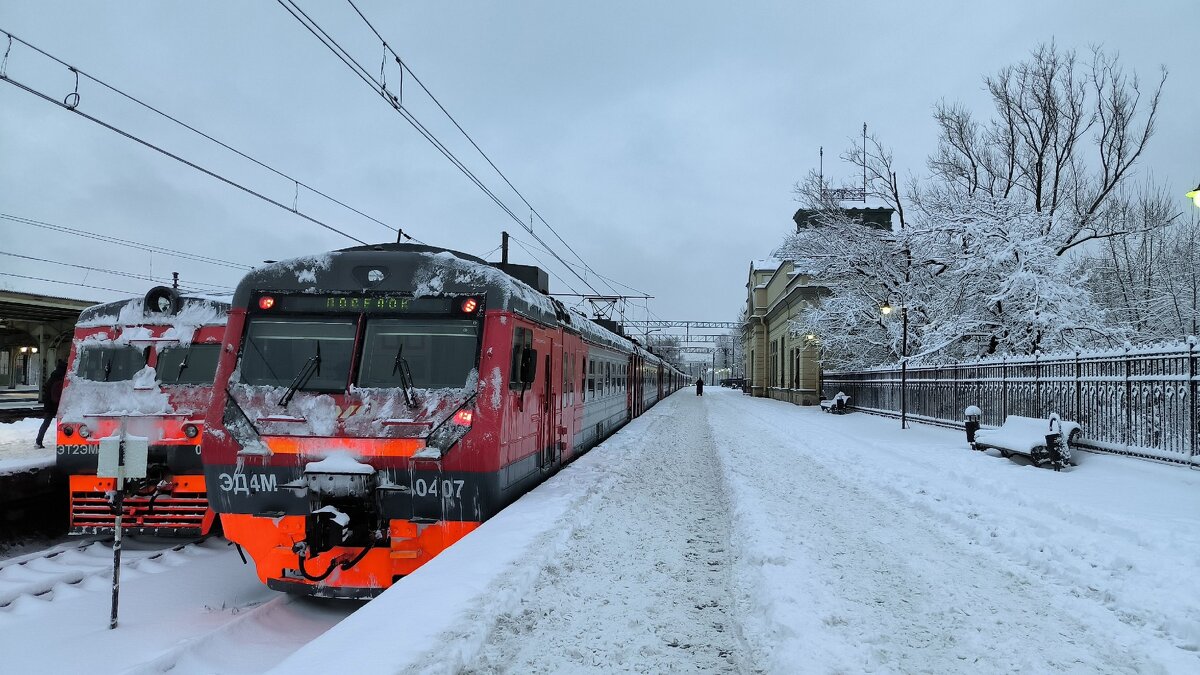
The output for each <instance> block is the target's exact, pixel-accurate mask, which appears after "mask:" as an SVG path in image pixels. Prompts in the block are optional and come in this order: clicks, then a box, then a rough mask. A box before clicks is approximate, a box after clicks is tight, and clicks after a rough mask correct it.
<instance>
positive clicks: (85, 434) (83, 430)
mask: <svg viewBox="0 0 1200 675" xmlns="http://www.w3.org/2000/svg"><path fill="white" fill-rule="evenodd" d="M91 435H92V430H91V429H89V428H87V425H86V424H80V425H79V437H80V438H90V437H91Z"/></svg>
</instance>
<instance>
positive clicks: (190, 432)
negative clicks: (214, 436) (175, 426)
mask: <svg viewBox="0 0 1200 675" xmlns="http://www.w3.org/2000/svg"><path fill="white" fill-rule="evenodd" d="M183 435H184V436H187V437H188V438H195V437H197V436H199V435H200V430H199V429H197V428H196V425H195V424H185V425H183Z"/></svg>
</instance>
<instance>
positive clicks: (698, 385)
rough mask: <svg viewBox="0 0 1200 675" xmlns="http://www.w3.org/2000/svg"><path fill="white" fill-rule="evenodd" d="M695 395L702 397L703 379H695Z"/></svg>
mask: <svg viewBox="0 0 1200 675" xmlns="http://www.w3.org/2000/svg"><path fill="white" fill-rule="evenodd" d="M696 395H697V396H703V395H704V378H703V377H697V378H696Z"/></svg>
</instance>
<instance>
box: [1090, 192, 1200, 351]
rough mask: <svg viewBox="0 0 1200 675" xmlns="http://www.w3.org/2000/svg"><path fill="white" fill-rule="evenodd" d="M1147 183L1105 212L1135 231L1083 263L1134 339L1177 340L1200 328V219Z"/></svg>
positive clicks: (1095, 290) (1119, 224)
mask: <svg viewBox="0 0 1200 675" xmlns="http://www.w3.org/2000/svg"><path fill="white" fill-rule="evenodd" d="M1177 206H1178V200H1177V199H1176V198H1173V197H1172V196H1171V195H1170V194H1169V193H1167V192H1166V191H1164V190H1162V189H1156V188H1154V187H1152V186H1150V185H1147V186H1144V187H1143V188H1141V189H1139V190H1138V191H1137V192H1135V193H1132V194H1121V195H1119V196H1118V197H1117V198H1115V199H1114V200H1113V201H1112V203H1111V204H1110V206H1109V208H1107V209H1106V211H1105V213H1104V214H1103V216H1104V217H1105V218H1109V219H1112V220H1114V221H1117V225H1115V227H1120V228H1122V229H1127V230H1129V231H1131V232H1133V233H1134V234H1131V235H1129V236H1125V237H1120V238H1112V239H1109V240H1108V241H1107V242H1106V243H1105V246H1104V247H1103V249H1102V250H1100V251H1097V252H1094V253H1093V254H1092V255H1090V256H1088V257H1087V258H1086V259H1084V260H1083V261H1082V263H1081V264H1082V266H1085V267H1087V268H1088V269H1090V270H1091V274H1090V277H1089V287H1090V288H1091V289H1092V291H1093V293H1094V294H1095V295H1096V296H1097V297H1098V298H1099V299H1100V301H1101V302H1102V303H1103V304H1105V305H1106V306H1108V307H1111V308H1112V309H1113V312H1112V314H1113V316H1114V318H1115V319H1116V320H1118V321H1120V322H1121V323H1122V324H1124V325H1126V326H1128V327H1129V329H1130V330H1131V332H1132V333H1133V335H1134V339H1135V341H1138V342H1154V341H1171V340H1179V339H1182V338H1183V337H1185V336H1187V335H1197V334H1198V330H1200V218H1198V217H1197V216H1196V215H1195V212H1194V211H1192V212H1190V213H1189V214H1188V217H1187V218H1186V219H1185V218H1183V217H1182V216H1183V214H1181V213H1180V212H1179V210H1178V208H1177Z"/></svg>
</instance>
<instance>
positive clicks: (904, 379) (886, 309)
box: [879, 300, 908, 429]
mask: <svg viewBox="0 0 1200 675" xmlns="http://www.w3.org/2000/svg"><path fill="white" fill-rule="evenodd" d="M879 312H880V313H881V314H883V315H884V316H887V315H888V314H891V313H892V306H891V305H890V304H888V302H887V301H886V300H884V301H883V306H881V307H880V308H879ZM900 326H901V328H900V335H901V337H900V428H901V429H907V428H908V306H907V305H900Z"/></svg>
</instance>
